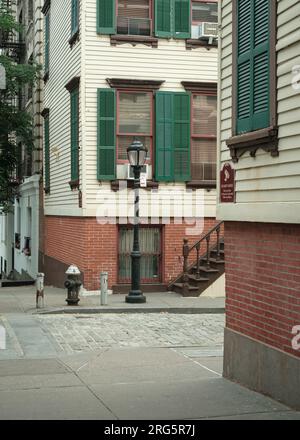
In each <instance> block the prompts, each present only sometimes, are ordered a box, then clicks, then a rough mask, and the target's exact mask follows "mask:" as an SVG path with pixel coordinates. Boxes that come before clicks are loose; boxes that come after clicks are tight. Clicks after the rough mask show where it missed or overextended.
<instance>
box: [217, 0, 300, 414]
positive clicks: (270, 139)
mask: <svg viewBox="0 0 300 440" xmlns="http://www.w3.org/2000/svg"><path fill="white" fill-rule="evenodd" d="M219 14H220V23H221V36H220V45H219V49H220V55H219V56H220V86H219V87H220V96H219V112H220V114H219V120H220V123H219V132H218V136H219V145H220V151H219V159H220V160H219V164H218V166H219V172H218V174H220V175H221V178H220V181H219V188H218V189H219V200H218V204H217V217H218V218H220V219H222V220H224V221H225V242H226V255H225V267H226V330H225V356H224V375H225V377H228V378H230V379H232V380H235V381H238V382H241V383H243V384H245V385H246V386H248V387H250V388H253V389H255V390H257V391H260V392H262V393H265V394H268V395H270V396H272V397H274V398H276V399H279V400H282V401H284V402H285V403H287V404H289V405H291V406H293V407H297V408H298V409H299V408H300V393H299V387H300V344H299V340H300V337H299V334H298V333H299V330H300V327H299V325H300V172H299V170H300V126H299V107H300V106H299V105H300V94H299V91H300V87H299V69H300V68H299V65H300V57H299V54H300V38H299V31H300V24H299V20H295V19H294V18H295V17H297V16H299V14H300V3H299V2H298V1H294V0H292V1H286V0H277V1H273V0H270V1H269V0H267V1H266V0H255V1H248V0H239V1H237V0H233V1H230V0H222V1H221V2H220V5H219ZM231 169H233V172H232V171H231ZM226 172H228V176H227V177H229V178H230V174H231V173H232V175H233V177H234V180H230V179H229V180H227V182H229V181H230V182H231V183H230V184H227V186H226V177H225V178H223V177H222V176H223V173H226ZM224 176H225V174H224ZM228 185H232V186H231V187H230V186H228Z"/></svg>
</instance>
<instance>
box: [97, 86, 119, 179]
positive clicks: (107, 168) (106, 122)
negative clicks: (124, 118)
mask: <svg viewBox="0 0 300 440" xmlns="http://www.w3.org/2000/svg"><path fill="white" fill-rule="evenodd" d="M115 177H116V93H115V90H113V89H98V136H97V178H98V180H114V179H115Z"/></svg>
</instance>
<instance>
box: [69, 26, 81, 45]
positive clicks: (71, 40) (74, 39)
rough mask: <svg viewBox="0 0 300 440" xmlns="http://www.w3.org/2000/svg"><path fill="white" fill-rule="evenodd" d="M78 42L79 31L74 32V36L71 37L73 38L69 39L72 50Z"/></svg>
mask: <svg viewBox="0 0 300 440" xmlns="http://www.w3.org/2000/svg"><path fill="white" fill-rule="evenodd" d="M76 41H79V29H78V30H77V31H76V32H74V34H73V35H72V36H71V38H69V45H70V47H71V49H72V47H73V46H74V44H75V43H76Z"/></svg>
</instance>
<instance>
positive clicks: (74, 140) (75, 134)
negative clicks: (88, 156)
mask: <svg viewBox="0 0 300 440" xmlns="http://www.w3.org/2000/svg"><path fill="white" fill-rule="evenodd" d="M78 113H79V90H78V89H76V90H73V91H72V92H71V181H75V180H78V179H79V115H78Z"/></svg>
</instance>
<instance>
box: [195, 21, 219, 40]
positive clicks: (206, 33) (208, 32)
mask: <svg viewBox="0 0 300 440" xmlns="http://www.w3.org/2000/svg"><path fill="white" fill-rule="evenodd" d="M198 38H218V23H207V22H204V23H201V24H200V25H199V37H198Z"/></svg>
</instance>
